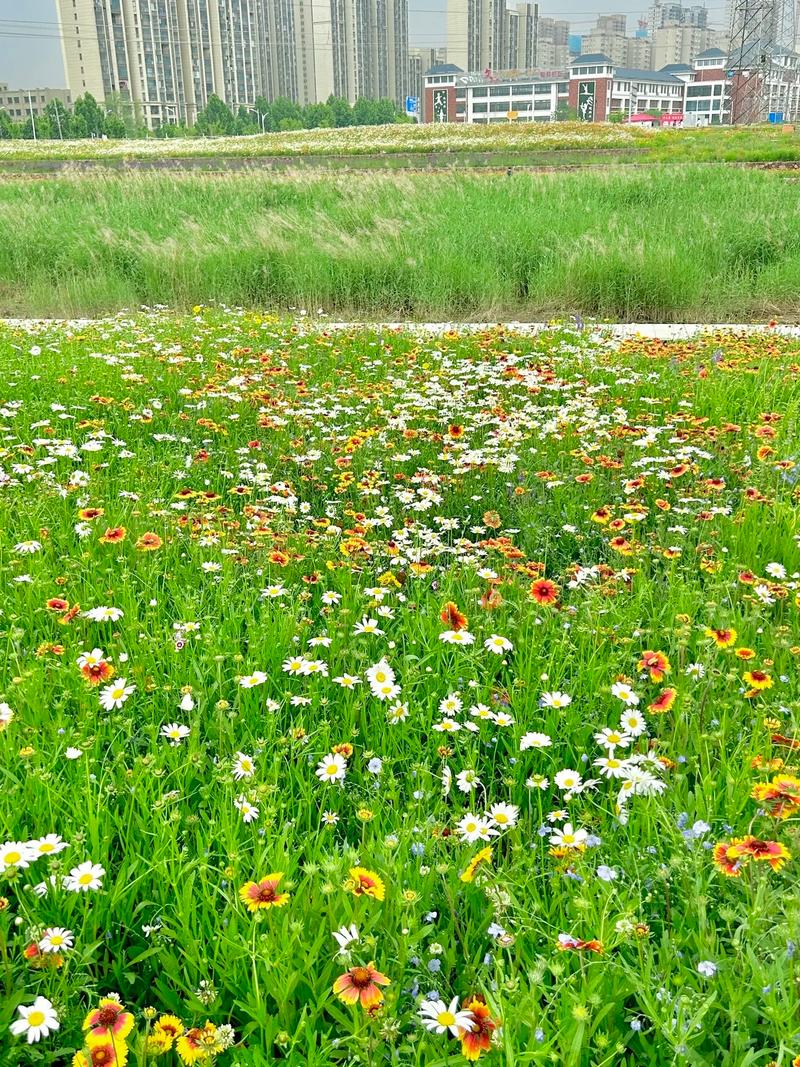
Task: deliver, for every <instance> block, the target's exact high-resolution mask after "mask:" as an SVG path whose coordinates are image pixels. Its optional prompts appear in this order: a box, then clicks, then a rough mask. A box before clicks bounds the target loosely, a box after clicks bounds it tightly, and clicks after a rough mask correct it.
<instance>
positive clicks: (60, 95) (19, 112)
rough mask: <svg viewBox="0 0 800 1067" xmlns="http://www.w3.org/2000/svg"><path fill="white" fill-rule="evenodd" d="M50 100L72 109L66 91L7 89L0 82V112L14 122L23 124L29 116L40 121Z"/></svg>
mask: <svg viewBox="0 0 800 1067" xmlns="http://www.w3.org/2000/svg"><path fill="white" fill-rule="evenodd" d="M51 100H60V101H61V103H62V104H63V105H64V106H65V107H72V96H71V94H70V92H69V90H68V89H9V87H8V86H7V85H6V84H4V83H3V82H0V111H5V112H6V114H8V115H10V116H11V118H12V119H13V120H14V122H24V121H25V119H29V118H30V117H31V115H33V117H34V119H40V118H41V117H42V116H43V115H44V113H45V109H46V108H47V105H48V104H49V103H50V101H51Z"/></svg>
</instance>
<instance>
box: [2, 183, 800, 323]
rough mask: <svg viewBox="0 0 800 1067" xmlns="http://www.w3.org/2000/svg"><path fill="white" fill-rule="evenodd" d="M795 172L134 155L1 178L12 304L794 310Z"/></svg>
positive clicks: (59, 311)
mask: <svg viewBox="0 0 800 1067" xmlns="http://www.w3.org/2000/svg"><path fill="white" fill-rule="evenodd" d="M796 189H797V186H796V185H794V184H793V183H791V181H790V180H787V178H786V177H785V176H784V175H779V174H775V173H767V172H752V171H739V170H736V171H728V170H724V171H716V170H714V171H711V170H708V169H703V168H698V169H691V168H690V169H686V170H684V169H681V170H679V171H655V170H654V171H646V170H645V171H638V170H637V171H636V172H626V171H621V170H618V171H614V172H609V173H604V174H600V173H595V172H593V173H591V174H587V173H581V172H578V173H569V174H564V175H555V176H554V175H534V174H524V173H515V174H512V175H511V176H510V177H507V176H506V175H505V174H502V175H489V176H487V175H465V174H459V175H450V174H437V175H426V176H423V175H403V176H397V175H391V176H390V175H375V174H361V175H353V174H351V175H347V176H345V175H340V176H335V177H331V176H330V175H326V176H324V177H323V176H316V177H313V178H309V176H308V175H307V174H303V175H301V176H298V175H297V174H289V175H286V176H283V177H280V178H275V177H271V178H269V179H266V180H265V179H264V177H262V176H255V175H248V174H240V175H226V176H224V177H219V176H214V177H209V176H186V175H175V174H171V175H156V174H137V175H128V176H126V177H125V178H121V177H116V176H110V175H94V176H90V177H87V176H71V177H59V178H54V179H48V180H47V181H42V182H37V183H33V184H32V183H30V182H27V181H8V182H5V183H3V184H0V310H1V311H2V312H4V313H6V314H14V315H53V316H64V315H76V314H86V315H94V314H98V313H104V312H110V311H115V310H119V309H121V308H135V307H138V306H140V305H142V304H146V305H157V304H158V305H168V306H174V307H191V306H193V305H194V304H200V303H211V302H220V303H225V304H228V305H242V306H251V307H260V308H265V307H266V308H272V309H281V308H291V307H295V308H297V307H305V308H307V309H309V310H311V311H316V310H317V309H318V308H323V309H325V310H326V311H327V312H329V313H332V314H336V315H338V316H341V317H347V316H353V317H372V318H379V317H382V318H387V317H388V318H435V319H452V318H464V319H469V318H474V319H499V318H503V317H519V318H523V319H537V318H541V317H542V316H548V315H552V314H559V315H560V314H566V313H569V312H580V313H582V314H585V315H594V316H599V317H608V318H614V319H626V320H640V321H647V320H655V321H681V320H683V321H709V320H718V321H719V320H729V321H735V320H758V319H762V318H765V317H767V318H769V317H772V316H773V315H779V316H781V317H782V318H790V317H796V316H797V315H799V314H800V296H799V295H798V294H800V201H799V200H798V196H797V192H796Z"/></svg>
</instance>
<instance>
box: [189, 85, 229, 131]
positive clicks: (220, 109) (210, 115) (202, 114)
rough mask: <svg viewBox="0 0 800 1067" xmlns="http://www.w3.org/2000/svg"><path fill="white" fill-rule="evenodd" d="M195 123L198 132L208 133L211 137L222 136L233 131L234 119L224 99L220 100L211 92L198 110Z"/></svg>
mask: <svg viewBox="0 0 800 1067" xmlns="http://www.w3.org/2000/svg"><path fill="white" fill-rule="evenodd" d="M195 125H196V126H197V132H198V133H204V134H208V135H209V136H211V137H224V136H225V135H226V134H231V133H233V132H234V128H235V125H236V120H235V119H234V117H233V112H232V111H231V109H230V108H229V107H228V105H227V104H226V103H225V102H224V100H220V98H219V97H218V96H217V95H216V93H212V94H211V96H209V98H208V103H207V104H206V106H205V107H204V108H203V109H202V110H201V111H198V113H197V122H196V123H195Z"/></svg>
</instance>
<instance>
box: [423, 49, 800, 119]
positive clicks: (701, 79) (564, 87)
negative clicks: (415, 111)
mask: <svg viewBox="0 0 800 1067" xmlns="http://www.w3.org/2000/svg"><path fill="white" fill-rule="evenodd" d="M728 63H729V60H728V57H727V55H726V54H725V53H724V52H723V51H722V50H720V49H717V48H711V49H708V50H707V51H706V52H705V53H703V54H702V55H700V56H698V57H697V58H696V60H695V62H694V63H693V64H681V63H675V64H671V65H670V66H669V67H667V68H665V69H663V70H657V71H654V70H643V69H639V68H635V67H633V68H632V67H621V66H617V65H616V64H615V63H614V62H613V61H612V60H611V58H610V57H609V56H606V55H603V54H601V53H598V54H594V55H583V56H580V57H578V58H577V59H575V60H573V61H572V63H571V64H570V65H569V67H568V68H567V69H565V70H563V71H555V70H554V71H544V70H531V71H526V72H524V73H520V72H517V71H512V72H504V73H499V74H495V73H467V72H465V71H463V70H461V69H460V68H459V67H457V66H454V65H453V64H440V65H438V66H435V67H433V68H431V70H429V71H428V72H427V74H426V76H425V89H424V97H423V109H422V118H423V121H424V122H469V123H494V122H552V121H553V120H555V119H558V118H561V117H566V114H567V113H571V114H573V115H575V114H576V115H577V117H578V118H579V119H580V120H582V121H584V122H606V121H609V120H616V121H622V122H637V123H640V124H642V125H655V124H658V123H660V124H661V125H664V126H716V125H722V124H727V123H730V122H732V121H733V122H735V121H736V111H737V107H739V106H740V104H739V103H738V101H739V97H740V86H739V82H738V79H739V77H740V75H739V74H738V73H737V72H735V71H731V70H730V69H729V66H728ZM757 76H759V77H763V79H764V85H763V91H764V101H765V104H764V106H765V108H767V109H768V110H769V111H770V112H776V113H780V114H782V115H783V118H784V120H785V121H787V122H796V121H798V120H800V56H799V55H797V54H796V53H795V52H785V53H782V54H777V53H776V54H775V55H773V56H772V57H771V63H770V65H769V68H768V69H767V70H765V71H764V72H762V73H761V74H760V75H757Z"/></svg>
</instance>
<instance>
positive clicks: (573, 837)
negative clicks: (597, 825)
mask: <svg viewBox="0 0 800 1067" xmlns="http://www.w3.org/2000/svg"><path fill="white" fill-rule="evenodd" d="M588 836H589V834H588V832H587V831H586V830H580V829H579V830H575V829H574V828H573V826H572V823H571V822H566V823H564V825H563V826H562V827H560V828H559V829H558V830H554V831H553V833H552V834H551V835H550V844H551V845H555V846H556V848H580V847H581V845H583V844H584V842H585V841H586V838H587V837H588Z"/></svg>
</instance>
